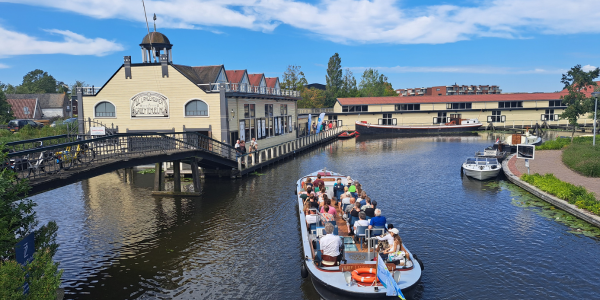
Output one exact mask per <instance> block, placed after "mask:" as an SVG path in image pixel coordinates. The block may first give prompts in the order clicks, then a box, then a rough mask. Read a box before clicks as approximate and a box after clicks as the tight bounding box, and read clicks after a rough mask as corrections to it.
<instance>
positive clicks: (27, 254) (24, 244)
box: [15, 233, 35, 294]
mask: <svg viewBox="0 0 600 300" xmlns="http://www.w3.org/2000/svg"><path fill="white" fill-rule="evenodd" d="M34 252H35V240H34V237H33V233H31V234H29V235H28V236H26V237H25V238H24V239H22V240H21V241H20V242H18V243H17V244H16V245H15V256H16V259H17V262H18V263H19V264H20V265H22V266H25V265H27V264H28V263H30V262H31V260H32V259H33V253H34ZM27 293H29V284H28V283H27V282H25V285H24V286H23V294H27Z"/></svg>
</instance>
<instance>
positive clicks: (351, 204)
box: [344, 198, 356, 219]
mask: <svg viewBox="0 0 600 300" xmlns="http://www.w3.org/2000/svg"><path fill="white" fill-rule="evenodd" d="M354 203H356V200H355V199H354V198H350V203H349V204H350V205H347V206H346V209H345V210H344V213H345V214H346V217H347V218H348V219H350V212H351V211H352V210H353V209H354Z"/></svg>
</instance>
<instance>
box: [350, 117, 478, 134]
mask: <svg viewBox="0 0 600 300" xmlns="http://www.w3.org/2000/svg"><path fill="white" fill-rule="evenodd" d="M436 119H437V118H436ZM449 119H450V122H448V123H442V124H431V125H396V124H395V123H396V122H394V121H395V120H396V119H392V120H393V121H392V124H394V125H382V124H377V125H375V124H370V123H368V122H366V121H356V123H355V128H356V130H358V131H360V133H361V134H386V133H392V134H401V135H412V134H446V133H455V132H465V131H475V130H478V129H479V127H481V126H482V125H483V124H481V122H479V120H478V119H461V118H460V114H457V115H456V116H453V117H450V118H449ZM380 123H382V122H380Z"/></svg>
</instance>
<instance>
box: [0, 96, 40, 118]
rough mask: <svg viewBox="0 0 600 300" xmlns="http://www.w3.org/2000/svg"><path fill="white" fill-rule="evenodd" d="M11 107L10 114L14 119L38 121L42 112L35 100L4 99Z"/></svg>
mask: <svg viewBox="0 0 600 300" xmlns="http://www.w3.org/2000/svg"><path fill="white" fill-rule="evenodd" d="M6 101H7V102H8V104H10V106H11V112H12V113H13V116H14V117H15V119H29V120H39V119H41V118H42V111H41V110H40V108H39V107H38V100H37V99H10V98H9V99H6Z"/></svg>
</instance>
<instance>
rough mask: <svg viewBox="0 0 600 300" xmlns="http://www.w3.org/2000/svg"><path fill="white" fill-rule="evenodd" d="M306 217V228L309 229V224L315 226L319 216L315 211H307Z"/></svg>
mask: <svg viewBox="0 0 600 300" xmlns="http://www.w3.org/2000/svg"><path fill="white" fill-rule="evenodd" d="M308 212H309V213H308V215H307V216H306V226H307V227H308V228H310V224H317V222H318V221H319V216H318V215H317V212H316V211H315V210H309V211H308Z"/></svg>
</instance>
